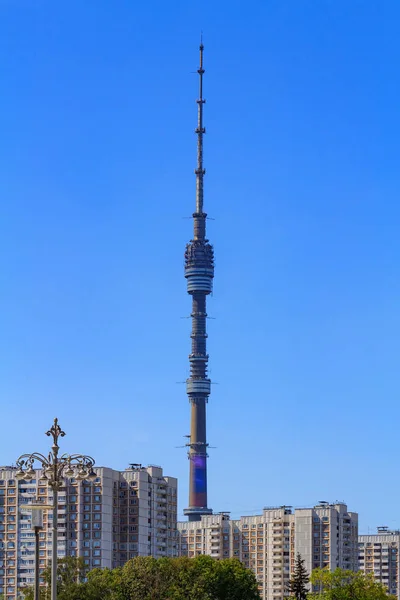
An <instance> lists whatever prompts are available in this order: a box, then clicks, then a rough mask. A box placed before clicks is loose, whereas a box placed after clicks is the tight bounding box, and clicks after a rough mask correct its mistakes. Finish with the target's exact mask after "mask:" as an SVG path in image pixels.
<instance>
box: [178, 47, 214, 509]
mask: <svg viewBox="0 0 400 600" xmlns="http://www.w3.org/2000/svg"><path fill="white" fill-rule="evenodd" d="M203 50H204V46H203V44H202V43H201V44H200V67H199V69H198V70H197V72H198V74H199V98H198V100H197V128H196V129H195V133H196V134H197V167H196V169H195V174H196V212H194V213H193V239H192V240H191V241H190V242H189V244H187V245H186V250H185V277H186V281H187V292H188V294H190V295H191V297H192V313H191V318H192V333H191V336H190V337H191V339H192V348H191V353H190V354H189V362H190V377H189V379H187V380H186V392H187V395H188V398H189V402H190V405H191V421H190V424H191V426H190V439H189V443H188V444H187V445H188V447H189V452H188V456H189V464H190V474H189V506H188V508H186V509H185V510H184V514H185V515H187V516H188V519H189V521H200V519H201V516H202V515H208V514H211V513H212V510H211V508H208V506H207V447H208V444H207V437H206V404H207V402H208V396H209V395H210V392H211V381H210V379H209V377H208V374H207V366H208V354H207V344H206V341H207V331H206V318H207V311H206V299H207V296H208V294H210V293H211V292H212V285H213V278H214V251H213V247H212V246H211V244H209V242H208V240H207V239H206V218H207V214H206V213H205V212H204V210H203V199H204V194H203V192H204V188H203V179H204V175H205V169H204V167H203V136H204V134H205V132H206V130H205V127H204V125H203V106H204V104H205V100H204V99H203V75H204V69H203Z"/></svg>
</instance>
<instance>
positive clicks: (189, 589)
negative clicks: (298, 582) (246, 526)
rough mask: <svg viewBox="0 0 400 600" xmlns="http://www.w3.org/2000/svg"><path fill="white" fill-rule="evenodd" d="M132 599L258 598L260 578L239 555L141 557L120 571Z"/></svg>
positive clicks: (125, 593) (128, 595)
mask: <svg viewBox="0 0 400 600" xmlns="http://www.w3.org/2000/svg"><path fill="white" fill-rule="evenodd" d="M121 578H122V590H123V591H122V594H123V598H127V599H129V600H211V599H212V600H259V599H260V596H259V593H258V586H257V581H256V578H255V576H254V574H253V573H252V571H250V570H249V569H246V568H245V567H244V566H243V565H242V563H241V562H239V561H238V560H236V559H225V560H215V559H213V558H211V557H210V556H197V557H196V558H187V557H181V558H159V559H155V558H151V557H138V558H134V559H132V560H130V561H129V562H127V563H126V564H125V565H124V566H123V567H122V571H121Z"/></svg>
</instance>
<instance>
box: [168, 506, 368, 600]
mask: <svg viewBox="0 0 400 600" xmlns="http://www.w3.org/2000/svg"><path fill="white" fill-rule="evenodd" d="M357 536H358V518H357V514H356V513H349V512H348V511H347V507H346V505H345V504H339V503H338V504H328V503H321V504H319V505H317V506H315V507H314V508H307V509H295V510H293V509H292V508H291V507H288V506H282V507H279V508H265V509H264V510H263V513H262V514H260V515H255V516H246V517H241V518H240V519H231V518H230V516H229V513H219V514H215V515H207V516H203V517H202V518H201V521H197V522H196V521H192V522H179V523H178V537H179V554H180V555H181V556H189V557H194V556H198V555H200V554H207V555H209V556H212V557H214V558H216V559H222V558H230V557H235V558H238V559H239V560H240V561H242V562H243V563H244V564H245V565H246V566H247V567H249V568H250V569H252V570H253V571H254V573H255V575H256V577H257V581H258V585H259V589H260V592H261V595H262V597H263V598H264V599H265V600H282V599H283V598H284V597H287V596H288V595H289V594H288V583H289V579H290V577H291V575H292V573H293V570H294V564H295V558H296V554H297V552H300V554H302V556H303V558H304V559H305V560H306V567H307V569H308V570H309V571H311V570H312V569H313V568H316V567H323V566H327V567H328V568H330V569H335V568H336V567H337V566H339V567H343V568H348V569H352V570H357V564H358V563H357V560H358V555H357V542H358V539H357Z"/></svg>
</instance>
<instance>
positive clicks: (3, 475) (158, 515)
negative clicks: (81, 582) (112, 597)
mask: <svg viewBox="0 0 400 600" xmlns="http://www.w3.org/2000/svg"><path fill="white" fill-rule="evenodd" d="M94 470H95V472H96V474H97V478H96V480H95V481H94V482H89V481H77V480H76V479H74V478H70V479H65V481H64V486H63V488H62V489H61V490H60V492H59V508H58V542H57V554H58V556H59V557H60V558H62V557H64V556H80V557H82V558H83V559H84V560H85V563H86V564H87V565H88V567H89V568H102V567H110V568H113V567H117V566H121V565H123V564H124V563H125V562H126V561H127V560H129V559H130V558H133V557H135V556H155V557H160V556H177V538H176V520H177V480H176V479H175V478H174V477H165V476H164V475H163V471H162V469H161V467H157V466H149V467H142V466H141V465H132V466H131V467H130V468H129V469H127V470H126V471H122V472H120V471H115V470H113V469H109V468H106V467H99V468H95V469H94ZM15 472H16V469H15V468H12V467H0V595H1V594H4V599H5V600H15V599H16V598H17V597H18V593H19V592H20V590H21V587H24V586H30V585H33V582H34V553H35V538H34V531H33V529H32V521H31V513H30V511H29V503H32V502H33V503H34V502H42V503H43V504H51V503H52V501H53V494H52V490H51V489H50V488H49V487H48V486H47V481H45V480H43V479H41V475H42V471H40V470H37V471H36V478H34V479H31V480H29V481H24V480H22V481H18V480H16V478H15ZM43 515H44V516H43V521H44V522H43V530H42V531H41V533H40V549H39V561H40V569H41V570H43V569H45V568H46V567H47V566H48V565H49V561H50V558H51V548H52V541H51V523H52V513H51V511H44V513H43Z"/></svg>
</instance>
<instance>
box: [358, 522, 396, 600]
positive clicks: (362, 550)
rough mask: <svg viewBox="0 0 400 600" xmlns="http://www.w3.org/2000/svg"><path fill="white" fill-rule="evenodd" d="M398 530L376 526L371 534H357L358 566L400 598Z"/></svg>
mask: <svg viewBox="0 0 400 600" xmlns="http://www.w3.org/2000/svg"><path fill="white" fill-rule="evenodd" d="M399 555H400V531H389V529H388V527H378V531H377V533H375V534H372V535H360V536H358V560H359V563H358V566H359V569H360V571H364V573H369V574H372V575H373V576H374V578H375V579H376V580H377V581H379V582H380V583H383V585H384V586H385V587H386V589H387V591H388V592H389V594H392V595H393V596H397V598H399V600H400V586H399Z"/></svg>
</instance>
